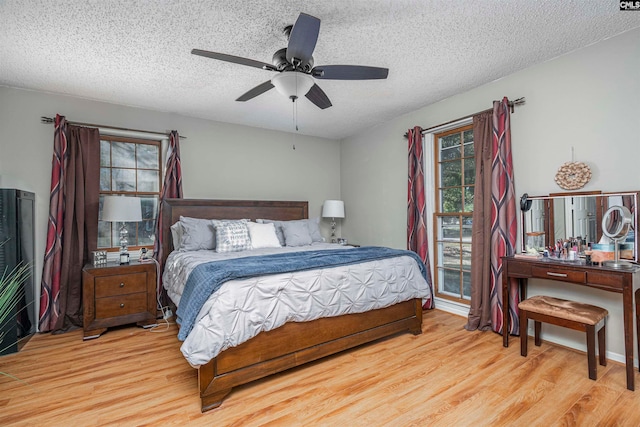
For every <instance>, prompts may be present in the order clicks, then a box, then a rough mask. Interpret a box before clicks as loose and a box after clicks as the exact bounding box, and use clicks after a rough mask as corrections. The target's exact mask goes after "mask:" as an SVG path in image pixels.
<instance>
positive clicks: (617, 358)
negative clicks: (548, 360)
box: [434, 298, 638, 368]
mask: <svg viewBox="0 0 640 427" xmlns="http://www.w3.org/2000/svg"><path fill="white" fill-rule="evenodd" d="M434 301H435V305H436V309H438V310H442V311H446V312H447V313H451V314H455V315H456V316H461V317H469V306H468V305H465V304H461V303H459V302H454V301H449V300H446V299H442V298H435V300H434ZM529 330H530V331H529V332H530V333H529V336H533V328H532V327H529ZM513 340H518V343H519V338H518V337H510V339H509V342H511V341H513ZM543 341H547V342H550V343H553V344H557V345H560V346H563V347H567V348H571V349H574V350H578V351H581V352H584V353H585V354H586V352H587V346H586V345H585V344H579V343H576V342H575V341H571V340H567V339H564V338H562V337H557V336H554V335H553V333H545V337H544V339H543ZM607 360H611V361H614V362H618V363H621V364H623V365H624V364H625V357H624V354H620V353H613V352H611V351H607ZM634 366H635V367H636V368H637V367H638V359H636V358H634Z"/></svg>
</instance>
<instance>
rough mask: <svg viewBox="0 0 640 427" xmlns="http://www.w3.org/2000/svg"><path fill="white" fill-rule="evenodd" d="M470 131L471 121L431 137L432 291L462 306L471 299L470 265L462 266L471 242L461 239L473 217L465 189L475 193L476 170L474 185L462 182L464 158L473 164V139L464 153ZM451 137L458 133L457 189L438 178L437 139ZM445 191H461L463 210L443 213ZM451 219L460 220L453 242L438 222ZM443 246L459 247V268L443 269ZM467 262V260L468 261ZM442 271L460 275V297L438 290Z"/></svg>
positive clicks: (437, 132)
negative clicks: (466, 286) (470, 150)
mask: <svg viewBox="0 0 640 427" xmlns="http://www.w3.org/2000/svg"><path fill="white" fill-rule="evenodd" d="M469 130H471V131H472V130H473V123H472V122H466V123H458V124H456V125H454V126H453V127H448V128H446V129H440V130H434V131H433V132H432V135H433V153H434V154H433V156H434V157H433V170H434V175H433V176H434V187H433V189H434V207H433V212H432V214H433V249H434V250H433V254H434V256H433V259H434V263H433V273H434V290H435V294H436V295H435V296H436V297H437V298H442V299H446V300H449V301H454V302H458V303H461V304H464V305H469V304H470V296H469V297H465V295H464V284H465V280H464V279H465V274H466V275H468V277H469V280H470V279H471V265H470V264H469V268H468V269H466V268H465V267H464V258H465V257H464V248H465V246H468V249H469V253H470V256H469V260H471V248H472V242H471V237H468V238H466V237H464V225H465V222H467V221H468V222H470V223H471V224H472V218H473V209H471V210H470V211H465V210H464V209H465V188H468V187H472V188H473V189H474V193H475V167H474V176H473V183H468V182H467V183H465V166H464V161H465V159H472V160H473V161H474V162H475V140H474V151H473V153H474V154H471V155H468V156H465V155H464V154H465V153H464V144H465V141H464V132H466V131H469ZM453 134H460V148H461V153H460V157H458V158H457V159H456V160H460V161H461V164H460V175H461V176H460V185H456V186H447V187H441V182H440V181H441V177H440V171H441V163H443V162H442V159H441V150H440V139H441V138H443V137H446V136H449V135H453ZM445 188H460V192H461V207H462V209H463V210H462V211H457V212H442V208H441V206H442V204H441V198H442V190H443V189H445ZM452 217H458V218H459V224H460V226H459V229H460V230H459V234H458V237H457V238H456V239H451V238H450V237H444V233H443V229H442V228H441V227H440V223H441V221H442V220H443V219H446V218H452ZM442 243H457V244H458V245H460V255H459V264H458V265H459V268H458V269H452V268H447V267H445V266H444V262H443V261H442V260H443V257H444V254H443V253H442V254H441V253H440V251H439V246H440V244H442ZM469 262H470V261H469ZM441 269H442V270H443V272H444V271H450V272H451V271H455V272H458V273H459V274H460V286H459V295H458V296H454V295H452V294H451V293H450V292H445V291H444V289H442V290H441V284H440V270H441Z"/></svg>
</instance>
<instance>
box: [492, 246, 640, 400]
mask: <svg viewBox="0 0 640 427" xmlns="http://www.w3.org/2000/svg"><path fill="white" fill-rule="evenodd" d="M639 271H640V266H633V267H632V268H630V269H614V268H609V267H601V266H590V265H585V264H584V262H583V261H569V262H567V261H560V260H554V259H552V258H531V259H528V258H523V257H513V256H511V257H502V301H509V288H510V287H509V282H510V279H517V280H518V282H519V286H520V295H521V299H523V300H524V299H525V298H526V295H527V294H526V292H527V282H528V279H530V278H534V279H546V280H554V281H559V282H568V283H573V284H576V285H582V286H588V287H591V288H596V289H601V290H603V291H608V292H615V293H618V294H622V309H623V326H624V351H625V363H626V368H627V389H629V390H632V391H633V390H634V371H633V279H634V276H635V275H636V273H637V272H639ZM502 316H503V319H504V326H503V328H502V343H503V345H504V346H505V347H508V346H509V304H508V303H505V304H503V306H502ZM520 333H527V331H526V329H525V330H524V331H523V330H521V331H520ZM613 333H616V331H614V332H613ZM639 352H640V349H639Z"/></svg>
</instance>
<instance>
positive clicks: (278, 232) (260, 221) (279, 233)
mask: <svg viewBox="0 0 640 427" xmlns="http://www.w3.org/2000/svg"><path fill="white" fill-rule="evenodd" d="M256 222H257V223H258V224H273V225H274V226H275V227H276V236H278V241H279V242H280V246H284V245H285V241H284V234H283V233H282V223H283V222H284V221H274V220H272V219H256Z"/></svg>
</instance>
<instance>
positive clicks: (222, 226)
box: [211, 219, 251, 252]
mask: <svg viewBox="0 0 640 427" xmlns="http://www.w3.org/2000/svg"><path fill="white" fill-rule="evenodd" d="M211 222H212V223H213V224H214V225H215V230H216V252H239V251H247V250H249V249H251V239H250V238H249V229H248V228H247V220H246V219H242V220H237V221H228V220H212V221H211Z"/></svg>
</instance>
